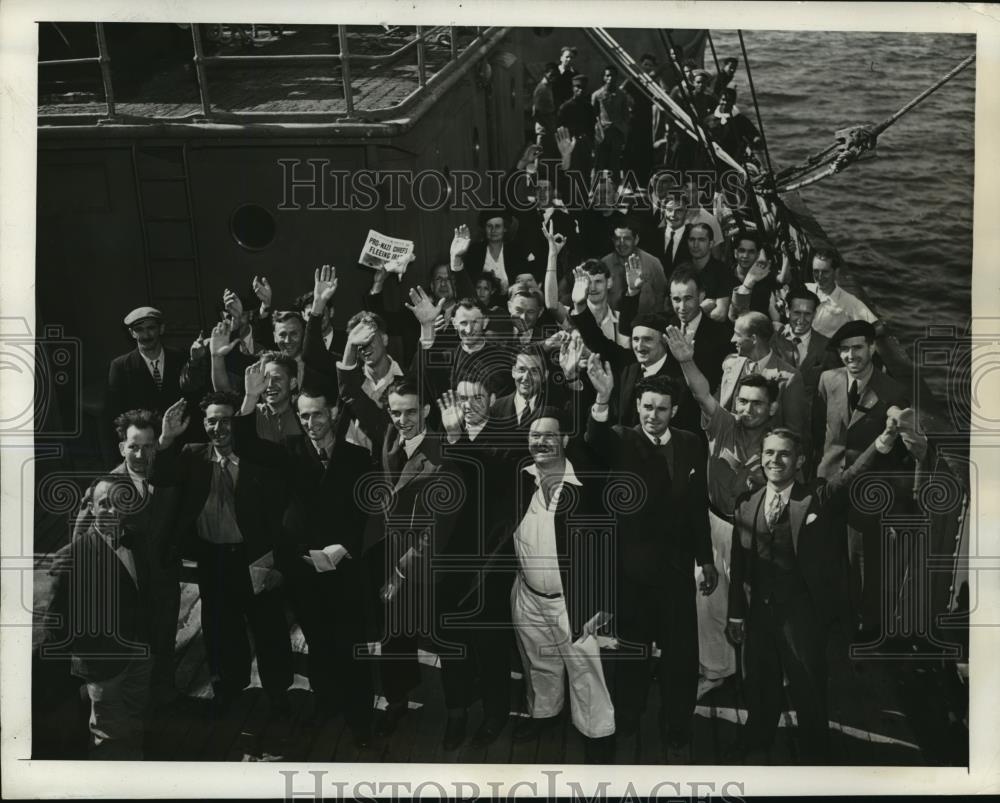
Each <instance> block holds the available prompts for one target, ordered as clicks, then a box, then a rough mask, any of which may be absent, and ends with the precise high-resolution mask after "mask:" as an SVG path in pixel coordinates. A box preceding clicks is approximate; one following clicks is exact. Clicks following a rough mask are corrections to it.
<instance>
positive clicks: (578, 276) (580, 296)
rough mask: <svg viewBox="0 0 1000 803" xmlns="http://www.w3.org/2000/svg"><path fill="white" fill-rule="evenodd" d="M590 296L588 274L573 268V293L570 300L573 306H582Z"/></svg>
mask: <svg viewBox="0 0 1000 803" xmlns="http://www.w3.org/2000/svg"><path fill="white" fill-rule="evenodd" d="M589 295H590V274H589V273H587V271H585V270H584V269H583V268H573V292H572V294H571V296H570V298H572V299H573V304H574V305H575V306H578V307H579V306H582V305H583V304H584V303H585V302H586V301H587V296H589Z"/></svg>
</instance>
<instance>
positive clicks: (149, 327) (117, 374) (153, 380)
mask: <svg viewBox="0 0 1000 803" xmlns="http://www.w3.org/2000/svg"><path fill="white" fill-rule="evenodd" d="M124 323H125V326H127V327H128V330H129V334H130V335H131V336H132V338H133V340H135V342H136V348H135V349H134V350H133V351H130V352H128V353H127V354H122V355H120V356H118V357H115V358H114V359H113V360H112V361H111V367H110V368H109V370H108V390H107V396H106V399H105V404H104V414H105V419H106V423H107V425H108V426H107V427H106V429H107V431H110V430H111V426H110V425H111V422H112V421H114V419H115V416H118V415H121V414H122V413H124V412H125V411H126V410H152V411H154V412H158V413H163V411H164V410H166V409H167V408H168V407H169V406H170V405H171V404H173V403H174V402H175V401H176V400H177V398H178V397H179V396H180V395H181V391H182V387H181V368H182V367H183V366H184V363H185V362H186V361H187V355H186V354H184V352H182V351H178V350H177V349H172V348H168V347H167V346H164V345H163V342H162V338H163V331H164V326H163V313H162V312H160V311H159V310H158V309H156V308H155V307H138V308H136V309H134V310H132V311H131V312H130V313H129V314H128V315H126V316H125V319H124Z"/></svg>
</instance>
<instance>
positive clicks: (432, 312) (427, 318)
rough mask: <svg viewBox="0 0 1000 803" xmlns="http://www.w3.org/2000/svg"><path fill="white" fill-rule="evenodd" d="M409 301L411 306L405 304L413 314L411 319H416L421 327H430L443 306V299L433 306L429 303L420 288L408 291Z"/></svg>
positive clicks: (429, 299)
mask: <svg viewBox="0 0 1000 803" xmlns="http://www.w3.org/2000/svg"><path fill="white" fill-rule="evenodd" d="M410 301H412V302H413V303H412V304H405V306H406V308H407V309H408V310H409V311H410V312H412V313H413V317H414V318H416V319H417V321H418V322H419V323H420V325H421V326H425V325H426V326H430V325H431V324H433V323H434V319H435V318H437V316H438V315H440V314H441V308H442V307H443V306H444V299H443V298H442V299H441V300H439V301H438V302H437V304H435V303H434V302H433V301H431V298H430V296H429V295H427V291H426V290H424V288H422V287H414V288H413V289H412V290H410Z"/></svg>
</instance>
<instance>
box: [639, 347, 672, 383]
mask: <svg viewBox="0 0 1000 803" xmlns="http://www.w3.org/2000/svg"><path fill="white" fill-rule="evenodd" d="M668 353H669V352H668ZM666 361H667V354H664V355H663V356H662V357H661V358H660V359H658V360H657V361H656V362H654V363H653V364H652V365H645V366H643V369H642V376H643V378H644V379H645V378H646V377H647V376H653V375H654V374H656V372H657V371H659V370H660V369H661V368H662V367H663V363H665V362H666Z"/></svg>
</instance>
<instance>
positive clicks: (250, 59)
mask: <svg viewBox="0 0 1000 803" xmlns="http://www.w3.org/2000/svg"><path fill="white" fill-rule="evenodd" d="M200 27H201V26H199V25H197V24H192V25H191V33H192V45H193V50H194V58H193V61H194V65H195V73H196V79H197V81H198V92H199V100H200V106H201V108H200V111H198V112H192V113H190V114H187V115H184V116H176V117H173V116H172V117H146V116H131V115H129V116H122V115H120V114H119V115H117V117H116V118H115V120H114V122H128V123H129V124H136V125H142V124H149V123H169V124H175V125H176V124H191V123H195V124H197V123H203V122H208V121H212V122H231V123H233V124H237V125H238V124H242V123H247V124H263V123H296V124H299V123H307V124H316V123H320V122H322V123H329V122H333V123H338V122H343V123H345V124H348V125H350V124H352V123H354V124H356V123H357V122H358V119H357V111H356V109H355V106H354V95H353V90H352V88H351V64H352V63H354V62H357V61H369V60H371V59H377V60H379V61H385V60H386V59H388V58H390V57H392V58H398V57H399V55H400V53H405V52H408V51H409V50H410V49H413V48H415V49H416V50H417V56H418V58H417V62H418V64H417V72H418V86H417V87H416V88H415V89H414V90H413V91H412V92H410V93H409V94H408V95H407V96H406V97H404V98H403V99H402V100H400V101H399V102H398V103H395V104H393V105H392V106H385V107H382V108H378V109H373V110H370V111H366V112H364V121H363V122H369V121H371V122H378V121H380V120H385V119H390V118H392V117H393V116H394V115H399V114H400V113H402V111H403V110H404V109H405V108H406V107H408V106H409V105H410V104H411V103H413V102H414V101H415V100H416V99H417V98H418V97H420V96H421V95H423V94H425V93H427V92H428V91H434V90H435V89H436V88H437V87H440V86H443V85H444V84H445V82H446V81H447V79H448V77H449V76H450V75H452V74H453V73H454V69H452V68H453V67H454V65H455V64H458V63H463V62H466V61H468V60H469V59H476V58H479V57H481V56H483V55H484V54H485V52H486V51H487V50H488V49H489V47H488V43H489V42H490V41H491V40H492V38H493V37H495V35H496V33H497V32H498V31H502V30H505V29H497V28H477V31H478V32H479V33H478V34H477V36H476V37H475V38H474V39H473V40H472V41H471V42H469V43H468V45H467V46H466V47H464V48H463V49H462V50H461V51H459V49H458V43H457V37H456V29H455V27H454V26H449V27H447V28H445V27H444V26H436V27H434V28H431V29H428V30H422V29H421V30H419V31H418V35H417V36H415V37H414V38H413V39H412V40H411V41H410V42H408V43H407V44H406V45H404V46H403V47H401V48H397V49H396V50H395V51H393V53H392V54H389V56H373V57H365V56H354V55H352V54H351V53H350V52H349V49H348V42H347V28H346V26H338V38H339V39H340V53H337V54H318V55H307V56H303V57H301V58H300V57H297V56H267V55H257V56H206V55H205V53H204V50H203V47H202V42H201V37H200V35H199V28H200ZM442 30H447V31H448V32H449V36H450V39H451V41H450V42H449V43H448V46H449V49H450V55H451V58H449V59H448V61H447V62H446V63H445V64H444V65H442V67H441V68H440V69H438V70H437V71H435V72H434V73H433V74H432V75H430V76H428V75H427V69H428V68H427V63H426V60H425V59H424V58H423V55H422V54H423V53H424V48H423V44H424V43H425V42H426V41H427V40H428V39H430V38H431V37H432V36H434V35H436V34H437V32H439V31H442ZM105 55H106V52H105ZM342 57H343V61H342V62H341V80H342V83H343V87H344V100H345V107H346V108H345V111H344V112H300V113H296V112H237V113H232V112H227V111H224V110H218V109H213V108H212V103H211V97H210V93H209V86H208V84H209V81H208V70H207V65H209V64H213V63H217V64H219V63H221V64H233V63H234V62H235V63H244V64H246V63H253V64H271V65H274V64H281V63H283V62H284V61H286V60H288V59H292V60H293V61H295V62H297V63H301V62H303V61H306V60H312V61H320V62H329V61H331V60H334V59H338V60H339V59H341V58H342ZM109 61H110V59H109ZM106 92H107V93H108V96H109V97H110V98H111V99H112V104H113V102H114V101H113V95H111V86H110V73H109V74H108V86H107V89H106ZM113 114H114V107H113V105H112V106H111V107H110V112H109V114H108V116H107V118H106V119H102V118H98V119H96V120H95V115H87V116H86V119H87V120H90V121H94V122H96V123H107V122H112V120H111V119H110V117H111V116H112V115H113ZM40 117H43V118H57V119H65V118H66V117H67V115H61V114H60V113H59V112H58V110H55V111H53V112H49V113H45V114H41V115H40ZM68 117H69V118H70V119H73V118H74V116H73V115H69V116H68ZM80 117H83V115H79V116H77V117H76V119H79V118H80ZM91 124H93V123H91Z"/></svg>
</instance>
